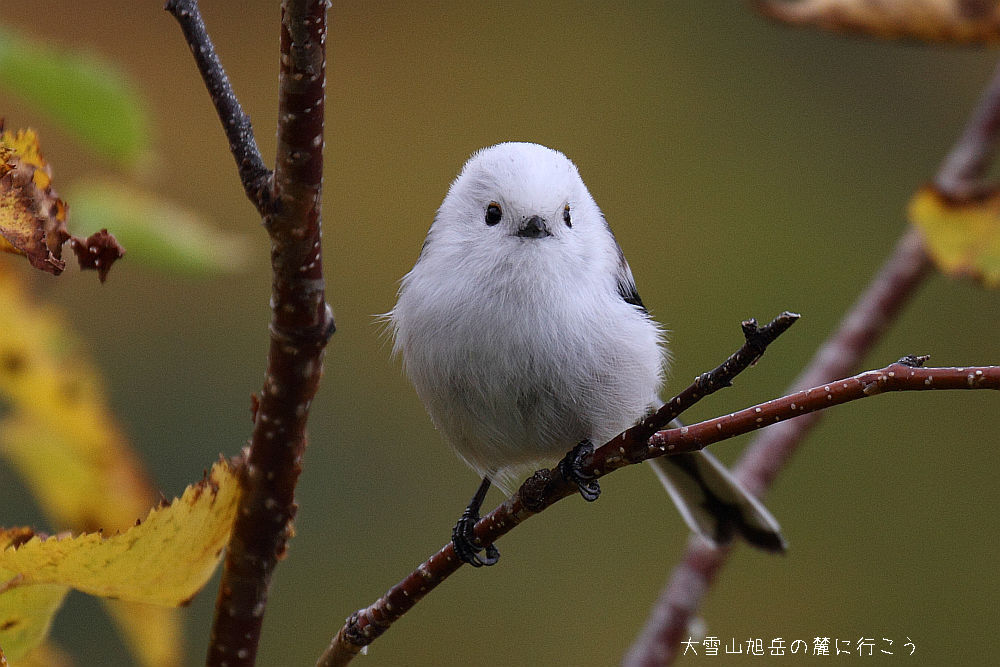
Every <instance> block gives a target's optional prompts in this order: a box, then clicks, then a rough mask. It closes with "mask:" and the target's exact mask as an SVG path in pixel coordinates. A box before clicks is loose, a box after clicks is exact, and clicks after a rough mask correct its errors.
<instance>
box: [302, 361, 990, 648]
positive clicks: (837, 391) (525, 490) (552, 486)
mask: <svg viewBox="0 0 1000 667" xmlns="http://www.w3.org/2000/svg"><path fill="white" fill-rule="evenodd" d="M929 389H1000V367H998V366H989V367H984V368H926V369H925V368H915V367H912V366H908V365H905V364H904V363H901V362H897V363H895V364H891V365H890V366H887V367H886V368H883V369H880V370H876V371H868V372H867V373H862V374H860V375H857V376H855V377H851V378H846V379H843V380H837V381H836V382H831V383H829V384H826V385H820V386H818V387H813V388H811V389H808V390H806V391H802V392H798V393H796V394H792V395H790V396H784V397H782V398H779V399H775V400H773V401H769V402H767V403H762V404H760V405H757V406H753V407H750V408H747V409H745V410H741V411H739V412H736V413H733V414H729V415H725V416H722V417H718V418H716V419H710V420H707V421H704V422H700V423H698V424H693V425H691V426H684V427H680V428H674V429H670V430H666V431H659V432H657V433H655V434H653V436H652V437H651V438H649V440H648V441H645V442H644V441H642V440H639V439H635V438H633V437H631V436H632V434H633V433H636V432H640V431H641V430H643V429H644V428H645V427H644V425H643V424H640V425H638V426H636V427H633V429H630V431H626V432H625V433H624V434H622V435H621V436H619V437H617V438H615V439H613V440H612V441H610V442H608V443H607V444H605V445H604V446H602V447H601V448H600V449H598V450H597V451H596V452H595V453H594V462H593V464H592V467H591V470H590V472H592V473H593V474H594V475H595V476H596V477H601V476H603V475H606V474H609V473H610V472H613V471H614V470H616V469H618V468H621V467H624V466H625V465H629V464H632V463H638V462H640V461H643V460H646V459H650V458H655V457H657V456H664V455H668V456H669V455H673V454H681V453H685V452H692V451H697V450H700V449H703V448H704V447H706V446H708V445H709V444H712V443H714V442H718V441H720V440H726V439H728V438H732V437H735V436H737V435H740V434H743V433H747V432H749V431H753V430H756V429H759V428H763V427H765V426H769V425H773V424H776V423H778V422H780V421H782V420H786V419H793V418H796V417H800V416H802V415H805V414H808V413H810V412H814V411H818V410H823V409H826V408H829V407H832V406H834V405H840V404H842V403H846V402H848V401H854V400H858V399H861V398H867V397H871V396H875V395H878V394H880V393H884V392H887V391H920V390H929ZM625 442H629V444H628V445H627V446H625V445H623V444H622V443H625ZM575 491H576V488H575V487H574V486H573V485H572V484H570V483H567V482H566V481H565V480H563V479H561V477H560V476H559V475H558V474H556V473H554V472H553V471H549V470H541V471H539V472H537V473H535V475H533V476H532V477H531V478H530V479H529V480H528V481H526V482H525V483H524V484H523V485H522V486H521V488H520V489H518V491H517V493H515V494H514V495H513V496H512V497H510V498H509V499H507V500H506V501H505V502H504V503H503V504H502V505H500V507H498V508H497V509H495V510H493V511H492V512H490V513H489V514H488V515H487V516H486V517H484V518H483V519H482V520H481V521H480V522H479V523H478V524H476V529H475V532H476V537H477V538H478V539H479V540H480V542H481V543H483V544H489V543H493V542H495V541H496V540H498V539H499V538H500V537H502V536H503V535H506V534H507V533H508V532H510V531H511V530H513V529H514V528H515V527H516V526H518V525H519V524H521V523H523V522H524V521H525V520H526V519H528V518H529V517H531V516H533V515H535V514H537V513H539V512H541V511H542V510H544V509H546V508H547V507H549V506H551V505H553V504H554V503H556V502H557V501H559V500H560V499H562V498H564V497H566V496H570V495H573V494H574V493H575ZM461 565H462V563H461V561H460V560H458V558H456V557H455V553H454V550H453V548H452V545H451V544H448V545H447V546H445V547H444V548H442V549H441V550H440V551H438V552H437V553H436V554H434V555H433V556H432V557H431V558H429V559H428V560H427V561H425V562H424V563H423V564H421V565H420V567H418V568H417V569H416V570H415V571H413V572H412V573H411V574H410V575H409V576H407V577H406V578H405V579H404V580H403V581H401V582H399V583H398V584H397V585H396V586H393V587H392V588H391V589H390V590H389V591H388V592H387V593H386V594H385V595H384V596H382V597H381V598H380V599H379V600H377V601H376V602H375V603H374V604H372V605H371V606H369V607H367V608H365V609H362V610H360V611H359V612H357V613H355V614H354V615H352V616H351V617H350V618H349V619H347V623H346V624H345V625H344V627H343V628H341V630H340V632H338V633H337V636H336V637H335V638H334V640H333V642H331V644H330V646H329V648H328V649H327V651H326V653H324V654H323V656H322V657H321V658H320V660H319V662H318V663H317V665H321V666H323V667H331V666H333V665H346V664H347V663H348V662H350V661H351V659H352V658H353V657H354V656H355V655H357V654H358V653H359V652H360V651H361V649H362V647H364V646H367V645H368V644H370V643H371V642H372V641H374V640H375V639H376V638H377V637H379V636H380V635H381V634H382V633H383V632H385V631H386V630H387V629H388V628H389V626H390V625H391V624H392V623H393V622H394V621H396V620H397V619H399V618H400V617H401V616H402V615H403V614H405V613H406V612H407V611H409V610H410V609H411V608H412V607H413V606H414V605H415V604H416V603H417V602H419V601H420V600H421V599H422V598H423V597H424V596H425V595H426V594H427V593H429V592H430V591H431V590H433V589H434V588H435V587H436V586H437V585H438V584H440V583H441V582H442V581H444V580H445V579H446V578H447V577H448V576H450V575H451V574H452V573H454V572H455V571H456V570H458V568H459V567H461ZM698 565H699V563H692V564H690V565H689V566H690V567H698ZM701 566H702V567H703V568H704V567H709V568H711V567H712V563H711V561H710V560H708V561H703V562H702V563H701Z"/></svg>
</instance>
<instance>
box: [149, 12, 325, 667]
mask: <svg viewBox="0 0 1000 667" xmlns="http://www.w3.org/2000/svg"><path fill="white" fill-rule="evenodd" d="M166 8H167V10H168V11H170V12H171V13H172V14H173V15H174V16H175V17H176V18H177V20H178V21H179V22H180V24H181V27H182V29H183V30H184V34H185V36H186V37H187V38H188V41H189V43H190V44H191V49H192V52H193V53H194V55H195V60H196V61H197V63H198V67H199V69H200V70H201V72H202V76H203V77H204V79H205V82H206V85H207V86H208V88H209V92H210V93H211V95H212V99H213V102H215V104H216V108H217V110H218V112H219V117H220V119H221V120H222V124H223V127H224V128H225V130H226V134H227V136H228V137H229V140H230V148H231V149H232V151H233V155H234V157H235V158H236V163H237V166H238V167H239V170H240V177H241V179H242V180H243V183H244V187H245V188H246V189H247V194H248V195H249V196H250V199H251V200H252V201H254V203H255V204H257V207H258V209H259V210H260V211H261V213H262V215H263V216H264V226H265V228H266V229H267V231H268V234H269V235H270V238H271V268H272V285H271V311H272V313H271V323H270V339H271V340H270V349H269V352H268V361H267V371H266V374H265V377H264V387H263V389H262V390H261V393H260V397H259V399H255V401H254V428H253V434H252V436H251V440H250V448H249V452H248V453H247V455H246V465H245V466H244V467H243V470H242V477H241V481H242V485H243V492H242V494H241V497H240V504H239V510H238V513H237V518H236V521H235V523H234V525H233V533H232V537H231V538H230V542H229V546H228V548H227V551H226V559H225V564H224V566H223V571H222V581H221V583H220V586H219V594H218V598H217V600H216V609H215V619H214V622H213V626H212V634H211V639H210V642H209V649H208V656H207V664H208V665H217V666H221V665H228V666H229V667H234V666H249V665H253V664H254V662H255V660H256V655H257V645H258V643H259V640H260V629H261V624H262V622H263V616H264V609H265V608H266V605H267V592H268V587H269V585H270V580H271V574H272V572H273V571H274V567H275V565H276V564H277V561H278V560H280V559H281V558H282V557H283V556H284V553H285V548H286V544H287V541H288V538H289V536H290V534H291V525H292V519H293V518H294V516H295V510H296V505H295V484H296V482H297V481H298V476H299V473H300V471H301V460H302V456H303V454H304V453H305V448H306V421H307V419H308V416H309V407H310V404H311V403H312V399H313V396H314V395H315V393H316V389H317V387H318V385H319V380H320V376H321V374H322V365H323V351H324V348H325V346H326V342H327V341H328V340H329V338H330V336H331V335H332V334H333V331H334V324H333V316H332V313H331V312H330V308H329V307H328V306H327V304H326V299H325V294H324V282H323V262H322V253H321V249H320V240H321V238H322V233H321V227H322V221H321V210H322V207H321V202H322V180H323V110H324V99H325V77H326V55H325V43H326V1H325V0H285V1H284V2H283V3H282V8H281V40H280V68H279V75H278V86H279V93H278V144H277V158H276V166H275V171H274V173H273V175H271V174H270V172H268V171H267V170H266V168H264V166H263V162H262V161H261V159H260V154H259V152H258V150H257V145H256V142H255V141H254V139H253V132H252V130H251V128H250V121H249V119H248V118H247V117H246V115H245V114H244V113H243V111H242V109H241V108H240V105H239V103H238V102H237V101H236V97H235V95H233V92H232V89H231V87H230V86H229V81H228V78H227V77H226V74H225V72H224V70H223V69H222V66H221V64H220V63H219V60H218V57H217V56H216V55H215V52H214V49H213V48H212V44H211V41H210V40H209V38H208V35H207V33H206V31H205V27H204V23H203V22H202V20H201V17H200V14H199V12H198V4H197V2H196V1H195V0H170V1H168V3H167V5H166Z"/></svg>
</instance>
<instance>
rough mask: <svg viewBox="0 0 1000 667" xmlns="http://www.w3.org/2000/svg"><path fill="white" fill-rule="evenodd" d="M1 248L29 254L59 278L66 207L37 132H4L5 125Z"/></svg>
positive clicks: (0, 149) (0, 151)
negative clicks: (40, 147) (55, 187)
mask: <svg viewBox="0 0 1000 667" xmlns="http://www.w3.org/2000/svg"><path fill="white" fill-rule="evenodd" d="M0 236H2V237H3V239H4V241H5V242H4V243H3V244H0V249H2V250H5V251H7V252H15V253H17V254H20V255H25V256H27V258H28V261H30V262H31V265H32V266H34V267H35V268H36V269H41V270H42V271H47V272H49V273H51V274H53V275H59V274H60V273H62V271H63V269H64V268H65V267H66V263H65V262H64V261H62V245H63V243H65V242H66V240H67V239H69V233H68V232H67V231H66V204H65V203H63V201H62V200H61V199H59V196H58V195H57V194H56V192H55V190H53V189H52V170H51V168H50V167H49V165H48V164H46V162H45V160H44V159H43V158H42V156H41V154H40V153H39V151H38V135H36V134H35V132H34V131H33V130H18V131H17V132H16V133H13V132H9V131H4V129H3V123H2V122H0Z"/></svg>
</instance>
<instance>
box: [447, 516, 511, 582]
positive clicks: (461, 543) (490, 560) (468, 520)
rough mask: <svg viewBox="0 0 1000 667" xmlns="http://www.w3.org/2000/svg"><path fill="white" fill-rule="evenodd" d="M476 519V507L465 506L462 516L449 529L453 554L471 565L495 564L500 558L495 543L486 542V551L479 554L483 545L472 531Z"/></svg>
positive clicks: (477, 518)
mask: <svg viewBox="0 0 1000 667" xmlns="http://www.w3.org/2000/svg"><path fill="white" fill-rule="evenodd" d="M477 521H479V511H478V509H473V508H472V507H467V508H465V511H464V512H462V517H461V518H460V519H459V520H458V523H456V524H455V527H454V528H453V529H452V531H451V543H452V545H453V546H454V547H455V555H456V556H458V557H459V559H460V560H461V561H462V562H463V563H468V564H469V565H471V566H472V567H482V566H483V565H486V566H490V565H496V563H497V561H498V560H500V552H499V551H498V550H497V548H496V546H495V545H493V544H487V545H486V547H485V549H486V553H485V554H483V555H482V556H480V555H479V552H480V551H483V547H482V546H481V545H480V544H479V540H478V539H476V535H475V533H474V532H473V531H474V529H475V527H476V522H477Z"/></svg>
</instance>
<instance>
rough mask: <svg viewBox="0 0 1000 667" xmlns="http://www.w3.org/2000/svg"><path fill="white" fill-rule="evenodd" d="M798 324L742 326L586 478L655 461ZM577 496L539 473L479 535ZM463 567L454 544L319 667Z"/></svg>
mask: <svg viewBox="0 0 1000 667" xmlns="http://www.w3.org/2000/svg"><path fill="white" fill-rule="evenodd" d="M798 319H799V316H798V315H796V314H795V313H790V312H787V311H786V312H783V313H781V314H780V315H778V316H777V317H775V318H774V319H773V320H771V322H769V323H768V324H766V325H764V326H763V327H758V326H757V321H756V320H754V319H749V320H746V321H744V322H742V323H741V325H740V326H741V328H742V330H743V336H744V338H745V339H746V342H744V343H743V346H742V347H740V348H739V349H738V350H737V351H736V352H734V353H733V354H732V355H730V357H729V358H728V359H726V360H725V361H724V362H723V363H722V364H720V365H719V366H717V367H716V368H715V369H713V370H711V371H709V372H707V373H703V374H701V375H699V376H698V377H697V378H695V380H694V382H693V383H692V384H691V385H690V386H689V387H687V388H686V389H685V390H684V391H682V392H681V393H680V394H678V395H677V396H675V397H674V398H672V399H671V400H669V401H667V403H666V404H664V405H663V407H661V408H660V409H659V410H657V411H656V412H654V413H653V414H651V415H650V416H648V417H647V418H646V419H644V420H642V421H641V422H639V423H638V424H636V425H635V426H633V427H632V428H630V429H628V430H627V431H625V432H624V433H622V434H621V435H619V436H617V437H615V438H612V439H611V440H610V441H609V442H608V443H606V444H604V445H603V446H602V447H599V448H598V449H597V450H596V451H595V452H594V453H593V455H592V456H591V458H590V460H589V461H586V462H584V466H583V471H584V473H585V474H588V475H591V474H592V475H593V476H594V477H601V476H603V475H606V474H608V473H610V472H612V471H614V470H617V469H618V468H621V467H624V466H626V465H628V464H630V463H638V462H639V461H641V460H643V459H645V458H650V453H648V452H647V440H648V439H649V437H650V436H652V435H653V434H654V433H655V432H656V431H657V430H658V429H661V428H663V427H665V426H666V425H667V424H669V423H670V422H671V421H673V420H674V419H676V418H677V417H678V416H680V414H681V413H682V412H684V411H685V410H687V409H688V408H690V407H691V406H692V405H694V404H695V403H697V402H698V401H699V400H701V399H702V398H704V397H705V396H708V395H709V394H711V393H714V392H715V391H718V390H719V389H721V388H723V387H728V386H730V385H731V384H732V381H733V379H734V378H735V377H736V376H737V375H739V374H740V373H742V372H743V371H744V370H746V369H747V368H749V367H750V366H751V365H753V364H755V363H756V362H757V360H758V359H760V357H761V355H763V354H764V351H765V350H766V349H767V346H768V345H770V344H771V343H772V342H774V340H775V339H776V338H777V337H778V336H780V335H781V334H783V333H784V332H785V331H787V330H788V328H789V327H790V326H792V325H793V324H795V322H796V321H797V320H798ZM576 492H577V486H576V484H575V483H572V482H569V481H567V480H566V479H564V478H563V476H562V475H561V474H560V473H559V471H558V468H555V469H553V470H548V469H544V470H539V471H538V472H536V473H535V474H534V475H532V476H531V477H529V478H528V479H527V480H526V481H525V482H524V483H523V484H522V485H521V487H520V488H519V489H518V490H517V492H515V493H514V495H512V496H511V497H510V498H508V499H507V500H506V501H504V503H503V504H501V505H500V506H499V507H497V508H496V509H495V510H493V511H492V512H490V513H489V514H487V515H486V516H485V517H483V518H482V519H480V520H479V522H478V523H477V524H476V526H475V528H474V532H475V536H476V538H477V539H478V540H479V541H480V543H482V544H490V543H492V542H495V541H496V540H497V539H499V538H500V537H501V536H502V535H506V534H507V533H508V532H510V531H511V530H513V529H514V527H516V526H517V525H519V524H521V523H523V522H524V521H525V519H527V518H529V517H531V516H533V515H535V514H538V513H539V512H541V511H542V510H544V509H545V508H547V507H549V506H551V505H553V504H554V503H556V502H557V501H559V500H561V499H563V498H565V497H567V496H570V495H573V494H575V493H576ZM461 566H462V561H461V560H459V559H458V558H456V556H455V551H454V547H453V545H452V544H451V543H450V542H449V543H448V544H447V545H445V546H444V547H443V548H441V550H439V551H438V552H437V553H436V554H434V555H433V556H431V557H430V558H429V559H427V560H426V561H424V562H423V563H422V564H420V565H419V566H418V567H417V569H416V570H414V571H413V572H411V573H410V574H409V576H407V577H406V578H405V579H403V580H402V581H401V582H399V583H398V584H396V585H395V586H393V587H392V588H391V589H389V591H388V592H387V593H386V594H385V595H383V596H382V597H381V598H379V599H378V600H376V601H375V602H374V603H372V604H371V605H370V606H368V607H366V608H365V609H361V610H359V611H357V612H355V613H354V614H353V615H351V616H350V617H349V618H348V619H347V622H346V623H345V624H344V626H343V627H342V628H341V629H340V630H339V631H338V632H337V634H336V636H335V637H334V638H333V640H332V641H331V642H330V646H329V647H328V648H327V649H326V651H325V652H324V653H323V655H322V656H321V657H320V659H319V661H318V662H317V665H323V666H324V667H330V666H333V665H346V664H347V663H348V662H350V661H351V660H352V659H353V658H354V656H356V655H357V654H358V653H360V652H361V650H362V649H363V648H364V647H366V646H367V645H368V644H370V643H372V642H373V641H375V639H377V638H378V637H379V636H380V635H381V634H382V633H383V632H385V631H386V630H388V629H389V626H390V625H391V624H392V623H393V622H395V621H396V620H397V619H398V618H400V617H401V616H402V615H403V614H405V613H406V612H407V611H409V610H410V609H411V608H412V607H413V605H415V604H416V603H417V602H418V601H420V599H421V598H423V597H424V595H426V594H427V593H429V592H430V591H431V590H432V589H433V588H435V587H436V586H437V585H438V584H440V583H441V582H442V581H444V580H445V579H447V578H448V577H449V576H451V575H452V574H453V573H454V572H456V571H457V570H458V568H459V567H461Z"/></svg>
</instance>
